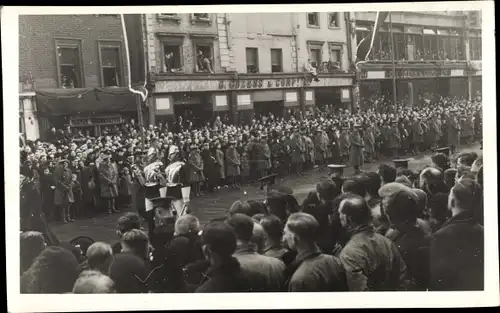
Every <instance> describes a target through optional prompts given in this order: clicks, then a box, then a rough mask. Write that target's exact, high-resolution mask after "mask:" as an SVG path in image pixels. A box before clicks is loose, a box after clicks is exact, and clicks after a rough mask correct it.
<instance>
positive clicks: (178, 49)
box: [160, 37, 184, 73]
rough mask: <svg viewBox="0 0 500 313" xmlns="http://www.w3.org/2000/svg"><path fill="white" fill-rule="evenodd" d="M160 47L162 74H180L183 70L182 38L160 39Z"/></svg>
mask: <svg viewBox="0 0 500 313" xmlns="http://www.w3.org/2000/svg"><path fill="white" fill-rule="evenodd" d="M160 42H161V47H162V51H161V53H162V72H168V73H174V72H182V71H183V68H184V64H183V57H182V43H183V38H182V37H172V38H170V37H169V38H166V37H165V38H163V37H162V38H160Z"/></svg>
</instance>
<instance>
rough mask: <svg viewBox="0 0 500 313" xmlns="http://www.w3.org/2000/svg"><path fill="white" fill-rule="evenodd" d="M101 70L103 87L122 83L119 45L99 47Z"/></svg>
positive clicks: (116, 85)
mask: <svg viewBox="0 0 500 313" xmlns="http://www.w3.org/2000/svg"><path fill="white" fill-rule="evenodd" d="M101 71H102V72H101V75H102V80H101V81H102V86H103V87H118V86H121V85H122V66H121V57H120V47H107V46H103V47H101Z"/></svg>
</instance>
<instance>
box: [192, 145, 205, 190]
mask: <svg viewBox="0 0 500 313" xmlns="http://www.w3.org/2000/svg"><path fill="white" fill-rule="evenodd" d="M203 168H204V164H203V160H202V158H201V155H200V153H199V152H198V151H191V152H190V153H189V157H188V181H189V182H190V183H198V182H202V181H204V180H205V175H204V174H203Z"/></svg>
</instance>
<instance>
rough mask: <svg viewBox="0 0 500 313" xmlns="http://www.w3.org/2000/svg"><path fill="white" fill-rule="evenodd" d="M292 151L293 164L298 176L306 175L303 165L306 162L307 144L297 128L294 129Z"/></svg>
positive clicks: (291, 142)
mask: <svg viewBox="0 0 500 313" xmlns="http://www.w3.org/2000/svg"><path fill="white" fill-rule="evenodd" d="M289 146H290V150H291V153H292V163H293V165H294V167H295V173H296V174H297V175H298V176H302V175H304V173H303V171H302V170H303V165H304V162H305V150H306V148H305V144H304V140H303V138H302V136H301V135H300V133H299V131H298V129H297V128H294V133H293V135H292V137H291V139H290V141H289Z"/></svg>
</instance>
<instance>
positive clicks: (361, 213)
mask: <svg viewBox="0 0 500 313" xmlns="http://www.w3.org/2000/svg"><path fill="white" fill-rule="evenodd" d="M339 211H340V212H341V213H342V214H345V215H346V216H347V217H348V218H349V219H350V220H351V221H352V222H353V223H355V224H356V225H368V224H369V223H370V222H371V220H372V212H371V210H370V208H369V207H368V204H367V203H366V201H365V200H364V199H363V197H361V196H359V195H354V194H353V195H352V196H350V197H348V198H346V199H344V200H342V202H341V203H340V206H339Z"/></svg>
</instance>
